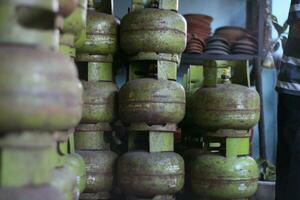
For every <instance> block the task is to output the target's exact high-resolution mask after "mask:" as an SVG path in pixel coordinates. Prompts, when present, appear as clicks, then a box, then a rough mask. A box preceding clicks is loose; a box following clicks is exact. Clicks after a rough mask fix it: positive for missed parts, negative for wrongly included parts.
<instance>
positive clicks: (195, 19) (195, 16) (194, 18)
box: [184, 14, 213, 24]
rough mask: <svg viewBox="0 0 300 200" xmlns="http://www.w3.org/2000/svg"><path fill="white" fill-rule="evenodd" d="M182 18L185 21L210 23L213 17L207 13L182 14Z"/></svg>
mask: <svg viewBox="0 0 300 200" xmlns="http://www.w3.org/2000/svg"><path fill="white" fill-rule="evenodd" d="M184 18H185V19H186V20H187V22H191V23H193V22H195V23H197V22H198V21H201V22H206V23H209V24H210V23H211V22H212V21H213V18H212V17H211V16H208V15H203V14H186V15H184Z"/></svg>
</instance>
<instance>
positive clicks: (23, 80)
mask: <svg viewBox="0 0 300 200" xmlns="http://www.w3.org/2000/svg"><path fill="white" fill-rule="evenodd" d="M0 60H1V68H0V92H1V94H2V95H1V97H0V113H1V116H0V130H1V131H21V130H28V131H30V130H39V131H52V130H53V131H54V130H67V129H69V128H71V127H74V126H75V125H77V123H78V122H79V120H80V118H81V112H82V85H81V84H80V81H79V80H78V78H77V71H76V68H75V66H74V64H73V63H72V62H71V61H70V59H68V58H66V57H64V56H62V55H60V54H58V53H53V52H50V51H46V50H43V49H39V50H38V49H34V48H27V47H24V46H22V47H16V46H5V45H2V46H1V48H0ZM62 66H63V67H62ZM20 67H21V68H20ZM20 69H22V70H20Z"/></svg>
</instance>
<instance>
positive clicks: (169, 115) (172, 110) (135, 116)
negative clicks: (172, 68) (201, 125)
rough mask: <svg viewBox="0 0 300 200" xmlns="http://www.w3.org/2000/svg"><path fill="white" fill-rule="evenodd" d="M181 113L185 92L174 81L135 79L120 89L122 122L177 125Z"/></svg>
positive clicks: (181, 115)
mask: <svg viewBox="0 0 300 200" xmlns="http://www.w3.org/2000/svg"><path fill="white" fill-rule="evenodd" d="M184 114H185V91H184V88H183V87H182V86H181V85H180V84H178V83H176V82H174V81H166V80H156V79H150V78H145V79H136V80H133V81H130V82H128V83H126V84H125V85H124V86H123V87H122V88H121V89H120V93H119V115H120V119H121V121H122V122H123V123H126V124H127V123H128V124H130V123H139V122H145V123H147V124H155V125H161V124H166V123H179V122H180V121H181V120H182V119H183V117H184Z"/></svg>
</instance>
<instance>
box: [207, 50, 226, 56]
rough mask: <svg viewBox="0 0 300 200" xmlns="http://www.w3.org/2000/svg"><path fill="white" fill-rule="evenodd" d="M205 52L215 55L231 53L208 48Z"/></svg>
mask: <svg viewBox="0 0 300 200" xmlns="http://www.w3.org/2000/svg"><path fill="white" fill-rule="evenodd" d="M204 53H205V54H213V55H229V53H227V52H225V51H220V50H208V51H205V52H204Z"/></svg>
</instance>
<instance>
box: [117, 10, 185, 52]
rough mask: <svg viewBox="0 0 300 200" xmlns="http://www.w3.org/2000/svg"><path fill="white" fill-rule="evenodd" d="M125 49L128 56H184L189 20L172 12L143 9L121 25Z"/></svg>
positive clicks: (129, 15)
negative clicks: (164, 54)
mask: <svg viewBox="0 0 300 200" xmlns="http://www.w3.org/2000/svg"><path fill="white" fill-rule="evenodd" d="M120 35H121V36H120V40H121V47H122V49H123V50H124V51H125V53H127V54H129V55H135V54H137V53H139V52H155V53H170V54H181V53H182V52H183V51H184V49H185V47H186V41H187V39H186V36H187V25H186V21H185V19H184V18H183V17H182V16H181V15H179V14H177V13H175V12H172V11H165V10H160V9H151V8H147V9H141V10H137V11H134V12H131V13H129V14H127V15H126V16H125V17H123V19H122V21H121V30H120Z"/></svg>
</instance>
